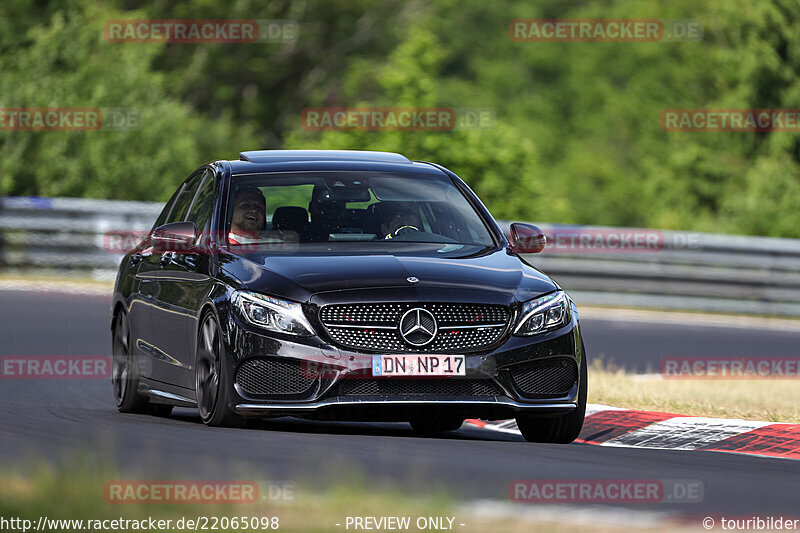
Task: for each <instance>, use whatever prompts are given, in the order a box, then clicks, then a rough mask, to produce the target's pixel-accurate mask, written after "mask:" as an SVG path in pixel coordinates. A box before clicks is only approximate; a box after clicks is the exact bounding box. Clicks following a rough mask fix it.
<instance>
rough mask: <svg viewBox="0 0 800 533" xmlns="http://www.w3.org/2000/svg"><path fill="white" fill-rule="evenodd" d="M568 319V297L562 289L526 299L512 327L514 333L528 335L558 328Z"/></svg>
mask: <svg viewBox="0 0 800 533" xmlns="http://www.w3.org/2000/svg"><path fill="white" fill-rule="evenodd" d="M568 320H569V298H567V295H566V293H564V292H563V291H557V292H554V293H552V294H548V295H547V296H542V297H540V298H536V299H533V300H528V301H527V302H525V303H524V304H522V312H521V313H520V318H519V320H518V321H517V325H516V326H515V327H514V335H519V336H523V337H528V336H531V335H538V334H539V333H544V332H545V331H550V330H552V329H556V328H559V327H561V326H563V325H564V324H566V323H567V321H568Z"/></svg>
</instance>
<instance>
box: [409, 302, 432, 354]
mask: <svg viewBox="0 0 800 533" xmlns="http://www.w3.org/2000/svg"><path fill="white" fill-rule="evenodd" d="M437 330H438V326H437V325H436V317H434V316H433V313H431V312H430V311H428V310H427V309H422V308H421V307H415V308H414V309H409V310H408V311H406V312H405V314H404V315H403V316H402V317H401V318H400V336H401V337H403V340H405V341H406V342H407V343H408V344H410V345H411V346H425V345H426V344H428V343H429V342H431V341H432V340H433V339H434V337H436V331H437Z"/></svg>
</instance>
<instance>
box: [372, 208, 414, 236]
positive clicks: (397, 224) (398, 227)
mask: <svg viewBox="0 0 800 533" xmlns="http://www.w3.org/2000/svg"><path fill="white" fill-rule="evenodd" d="M421 227H422V223H421V222H420V220H419V216H418V215H417V214H416V213H415V212H414V211H413V210H411V209H410V208H408V207H398V208H397V209H395V210H393V211H390V213H389V216H388V217H387V219H386V223H385V224H381V232H382V233H383V235H384V237H383V238H384V239H387V240H388V239H393V238H395V237H397V236H398V235H402V234H405V233H410V232H413V231H420V228H421Z"/></svg>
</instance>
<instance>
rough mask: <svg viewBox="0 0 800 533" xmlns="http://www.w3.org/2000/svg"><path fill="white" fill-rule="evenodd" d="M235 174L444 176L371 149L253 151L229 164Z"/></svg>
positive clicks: (428, 166)
mask: <svg viewBox="0 0 800 533" xmlns="http://www.w3.org/2000/svg"><path fill="white" fill-rule="evenodd" d="M228 164H229V165H230V168H231V174H233V175H241V174H257V173H261V172H292V171H298V172H299V171H325V170H327V171H336V170H342V171H355V170H362V171H382V172H403V173H423V174H439V175H441V174H442V171H441V170H439V169H438V168H437V167H435V166H434V165H431V164H430V163H425V162H422V161H411V160H410V159H408V158H407V157H406V156H404V155H401V154H396V153H392V152H373V151H367V150H252V151H247V152H241V153H240V154H239V160H238V161H228Z"/></svg>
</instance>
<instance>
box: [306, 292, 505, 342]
mask: <svg viewBox="0 0 800 533" xmlns="http://www.w3.org/2000/svg"><path fill="white" fill-rule="evenodd" d="M415 307H420V308H423V309H426V310H428V311H430V312H431V313H432V314H433V315H434V316H435V317H436V322H437V325H438V328H439V331H438V333H437V335H436V337H435V338H434V340H433V341H432V342H430V343H429V344H426V345H424V346H420V347H415V346H411V345H409V344H408V343H406V342H404V341H403V339H402V338H401V336H400V332H399V329H398V326H399V324H400V319H401V317H402V316H403V314H404V313H405V312H406V311H408V310H409V309H413V308H415ZM410 316H411V314H410V315H409V317H410ZM407 318H408V317H407ZM510 318H511V314H510V312H509V310H508V308H506V307H504V306H502V305H488V304H440V303H413V302H409V303H380V304H335V305H326V306H324V307H323V308H322V309H321V310H320V319H321V321H322V323H323V324H324V325H325V327H326V329H327V331H328V333H329V334H330V336H331V337H332V339H333V340H334V341H335V342H337V343H338V344H340V345H342V346H345V347H347V348H351V349H356V350H369V351H384V352H385V351H392V352H421V351H426V352H441V353H447V352H462V353H463V352H470V351H477V350H481V349H483V348H486V347H487V346H490V345H492V344H494V343H495V342H497V341H498V340H499V339H500V337H501V336H502V335H503V332H504V331H505V329H506V324H507V323H508V321H509V319H510ZM428 326H432V324H429V325H428ZM429 329H432V328H430V327H429ZM411 340H412V341H414V339H413V338H412V339H411ZM415 342H416V341H415Z"/></svg>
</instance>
